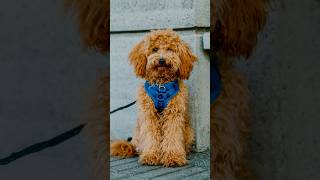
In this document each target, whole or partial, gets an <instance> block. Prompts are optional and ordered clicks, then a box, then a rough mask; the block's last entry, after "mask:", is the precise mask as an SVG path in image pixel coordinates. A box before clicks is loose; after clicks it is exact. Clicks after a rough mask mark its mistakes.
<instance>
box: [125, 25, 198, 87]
mask: <svg viewBox="0 0 320 180" xmlns="http://www.w3.org/2000/svg"><path fill="white" fill-rule="evenodd" d="M196 59H197V58H196V56H195V55H194V54H193V53H192V51H191V49H190V47H189V46H188V44H187V43H186V42H184V41H183V40H181V39H180V37H179V35H178V34H177V33H176V32H174V31H173V30H170V29H167V30H156V31H151V32H150V33H149V34H147V35H146V36H145V37H144V38H143V40H142V41H140V42H139V43H138V44H136V45H135V46H134V47H133V49H132V50H131V52H130V54H129V61H130V63H131V64H132V65H133V66H134V69H135V73H136V75H137V76H138V77H141V78H145V79H147V80H150V81H155V80H159V79H162V80H164V81H170V80H174V79H182V80H183V79H188V78H189V75H190V73H191V71H192V68H193V63H194V62H195V61H196Z"/></svg>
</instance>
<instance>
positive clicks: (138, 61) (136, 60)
mask: <svg viewBox="0 0 320 180" xmlns="http://www.w3.org/2000/svg"><path fill="white" fill-rule="evenodd" d="M144 44H145V42H144V40H142V41H140V42H139V43H138V44H136V45H135V46H134V47H133V48H132V50H131V52H130V54H129V62H130V64H131V65H133V67H134V71H135V73H136V75H137V76H138V77H141V78H144V76H145V73H146V65H147V57H146V49H145V45H144Z"/></svg>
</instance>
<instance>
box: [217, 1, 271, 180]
mask: <svg viewBox="0 0 320 180" xmlns="http://www.w3.org/2000/svg"><path fill="white" fill-rule="evenodd" d="M266 1H267V0H214V1H213V2H212V10H213V15H214V17H213V18H211V20H212V21H211V26H212V27H213V29H214V30H212V31H211V38H212V41H211V49H212V50H213V51H214V53H215V57H217V58H215V59H213V60H214V61H216V64H217V68H218V70H219V72H220V77H221V87H222V88H221V92H220V95H219V97H218V98H217V99H216V101H215V102H213V104H211V127H212V129H211V133H212V136H211V137H212V142H213V147H212V151H211V152H212V154H211V155H212V159H211V162H212V164H213V171H211V172H212V173H211V176H212V177H213V179H216V180H251V179H255V175H254V173H253V171H252V170H251V168H250V166H249V159H248V149H249V148H248V137H249V133H250V108H249V94H250V93H249V89H248V84H247V82H246V81H245V78H244V76H243V75H242V73H241V72H240V71H238V70H237V69H236V67H235V66H234V60H235V59H236V58H237V57H239V56H243V57H245V58H248V57H250V55H251V53H252V51H253V49H254V47H255V46H256V43H257V35H258V33H259V31H260V30H261V29H262V28H263V26H264V24H265V22H266V16H267V12H266Z"/></svg>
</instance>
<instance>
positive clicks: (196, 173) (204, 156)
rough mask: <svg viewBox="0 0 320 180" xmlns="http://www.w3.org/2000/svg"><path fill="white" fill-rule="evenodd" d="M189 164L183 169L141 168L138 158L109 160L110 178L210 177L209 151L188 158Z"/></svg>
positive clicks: (197, 178)
mask: <svg viewBox="0 0 320 180" xmlns="http://www.w3.org/2000/svg"><path fill="white" fill-rule="evenodd" d="M188 160H189V164H188V165H187V166H183V167H175V168H165V167H162V166H141V165H140V164H138V157H134V158H129V159H117V158H111V159H110V177H111V179H112V180H115V179H117V180H118V179H119V180H120V179H127V180H132V179H133V180H135V179H137V180H140V179H164V180H165V179H175V180H176V179H184V180H188V179H190V180H191V179H196V180H202V179H203V180H204V179H209V177H210V170H209V169H210V165H209V164H210V156H209V151H206V152H202V153H195V154H191V155H189V156H188Z"/></svg>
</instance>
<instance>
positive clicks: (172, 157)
mask: <svg viewBox="0 0 320 180" xmlns="http://www.w3.org/2000/svg"><path fill="white" fill-rule="evenodd" d="M161 163H162V164H163V165H164V166H166V167H176V166H184V165H186V164H187V159H186V153H178V152H167V153H165V154H164V156H163V158H162V160H161Z"/></svg>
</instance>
